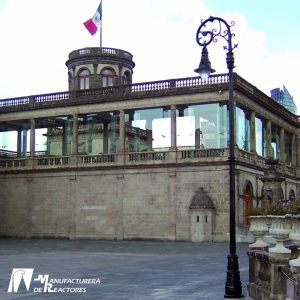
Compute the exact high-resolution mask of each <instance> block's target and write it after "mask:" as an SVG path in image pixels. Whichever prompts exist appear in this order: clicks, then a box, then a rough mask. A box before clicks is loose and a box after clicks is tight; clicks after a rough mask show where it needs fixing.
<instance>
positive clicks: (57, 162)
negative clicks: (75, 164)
mask: <svg viewBox="0 0 300 300" xmlns="http://www.w3.org/2000/svg"><path fill="white" fill-rule="evenodd" d="M68 163H69V157H66V156H62V157H43V158H38V159H37V165H38V166H61V165H67V164H68Z"/></svg>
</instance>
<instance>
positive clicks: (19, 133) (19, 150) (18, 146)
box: [17, 129, 22, 157]
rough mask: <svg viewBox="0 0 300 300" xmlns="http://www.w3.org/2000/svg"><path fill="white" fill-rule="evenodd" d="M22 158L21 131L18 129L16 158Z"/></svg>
mask: <svg viewBox="0 0 300 300" xmlns="http://www.w3.org/2000/svg"><path fill="white" fill-rule="evenodd" d="M21 156H22V130H21V129H18V136H17V157H21Z"/></svg>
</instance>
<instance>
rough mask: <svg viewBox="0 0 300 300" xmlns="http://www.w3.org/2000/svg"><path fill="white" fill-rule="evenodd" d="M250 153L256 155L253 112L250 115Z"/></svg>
mask: <svg viewBox="0 0 300 300" xmlns="http://www.w3.org/2000/svg"><path fill="white" fill-rule="evenodd" d="M250 151H251V152H255V153H256V128H255V112H254V111H252V112H251V113H250Z"/></svg>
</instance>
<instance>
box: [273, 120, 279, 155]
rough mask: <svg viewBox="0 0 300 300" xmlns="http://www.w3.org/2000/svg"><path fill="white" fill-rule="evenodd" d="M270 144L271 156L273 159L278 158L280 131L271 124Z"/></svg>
mask: <svg viewBox="0 0 300 300" xmlns="http://www.w3.org/2000/svg"><path fill="white" fill-rule="evenodd" d="M271 146H272V157H273V158H275V159H279V158H280V131H279V128H278V127H276V126H275V125H273V124H272V129H271Z"/></svg>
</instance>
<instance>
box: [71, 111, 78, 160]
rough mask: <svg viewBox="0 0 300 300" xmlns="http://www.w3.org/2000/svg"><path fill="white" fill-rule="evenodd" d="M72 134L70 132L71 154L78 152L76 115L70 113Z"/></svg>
mask: <svg viewBox="0 0 300 300" xmlns="http://www.w3.org/2000/svg"><path fill="white" fill-rule="evenodd" d="M72 121H73V124H72V125H73V134H72V155H74V156H76V155H77V154H78V115H77V114H73V115H72Z"/></svg>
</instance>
